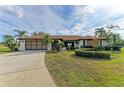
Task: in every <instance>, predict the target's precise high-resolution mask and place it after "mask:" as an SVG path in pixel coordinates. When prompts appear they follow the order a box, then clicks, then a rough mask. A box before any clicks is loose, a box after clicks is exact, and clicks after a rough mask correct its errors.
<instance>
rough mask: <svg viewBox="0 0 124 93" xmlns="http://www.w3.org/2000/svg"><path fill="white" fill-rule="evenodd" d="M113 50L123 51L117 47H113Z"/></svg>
mask: <svg viewBox="0 0 124 93" xmlns="http://www.w3.org/2000/svg"><path fill="white" fill-rule="evenodd" d="M112 50H113V51H121V47H118V46H115V47H112Z"/></svg>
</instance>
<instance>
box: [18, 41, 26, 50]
mask: <svg viewBox="0 0 124 93" xmlns="http://www.w3.org/2000/svg"><path fill="white" fill-rule="evenodd" d="M19 50H20V51H25V40H20V47H19Z"/></svg>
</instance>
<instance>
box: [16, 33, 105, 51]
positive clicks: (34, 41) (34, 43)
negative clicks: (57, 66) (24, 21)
mask: <svg viewBox="0 0 124 93" xmlns="http://www.w3.org/2000/svg"><path fill="white" fill-rule="evenodd" d="M43 38H44V36H43V35H42V34H39V35H32V36H24V37H21V38H18V39H19V41H20V48H19V50H23V51H24V50H46V49H48V50H51V44H49V45H48V46H46V45H45V44H43V42H42V39H43ZM50 38H51V39H53V40H59V41H63V42H64V46H65V47H68V46H69V45H70V46H71V47H74V48H81V47H92V42H93V40H94V39H97V40H98V45H99V46H106V45H107V42H106V39H103V38H100V37H94V36H76V35H50Z"/></svg>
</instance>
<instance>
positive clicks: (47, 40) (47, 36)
mask: <svg viewBox="0 0 124 93" xmlns="http://www.w3.org/2000/svg"><path fill="white" fill-rule="evenodd" d="M42 42H43V43H44V44H45V45H46V46H47V49H48V50H49V46H48V45H49V44H50V43H52V42H53V40H52V39H51V38H50V35H49V34H44V37H43V40H42Z"/></svg>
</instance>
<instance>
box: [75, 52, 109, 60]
mask: <svg viewBox="0 0 124 93" xmlns="http://www.w3.org/2000/svg"><path fill="white" fill-rule="evenodd" d="M75 55H76V56H80V57H89V58H106V59H110V58H111V54H110V53H104V52H96V51H81V50H75Z"/></svg>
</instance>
